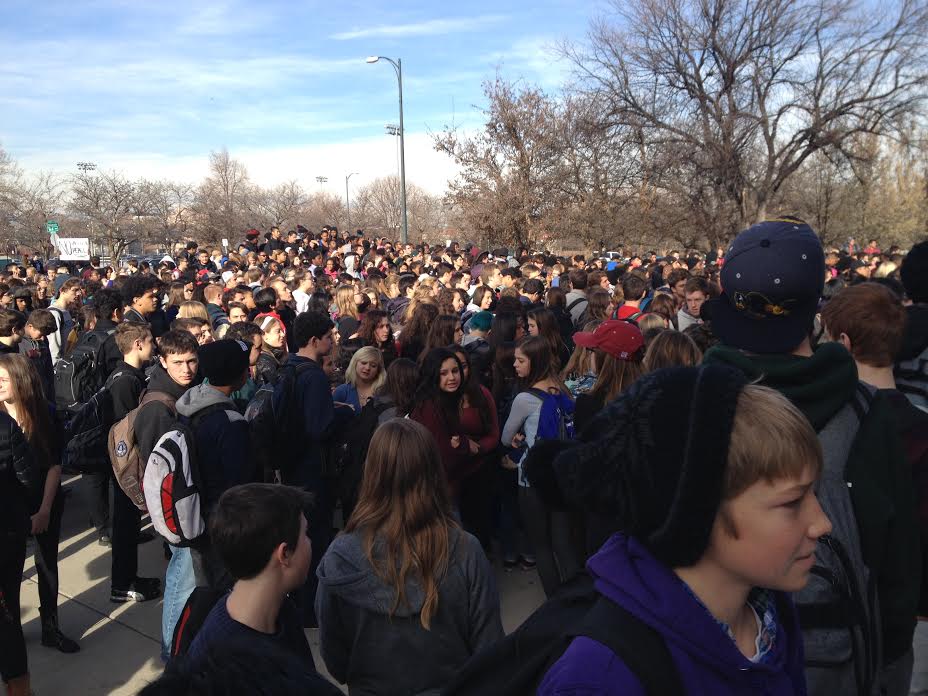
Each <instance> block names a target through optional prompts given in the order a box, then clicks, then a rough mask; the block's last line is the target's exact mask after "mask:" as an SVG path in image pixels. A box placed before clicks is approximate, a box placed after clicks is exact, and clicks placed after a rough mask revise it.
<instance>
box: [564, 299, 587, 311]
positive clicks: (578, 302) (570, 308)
mask: <svg viewBox="0 0 928 696" xmlns="http://www.w3.org/2000/svg"><path fill="white" fill-rule="evenodd" d="M581 302H589V300H588V299H587V298H585V297H578V298H577V299H576V300H574V301H573V302H571V303H570V304H569V305H567V311H568V312H570V311H571V310H572V309H573V308H574V307H576V306H577V305H579V304H580V303H581Z"/></svg>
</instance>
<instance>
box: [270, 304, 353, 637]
mask: <svg viewBox="0 0 928 696" xmlns="http://www.w3.org/2000/svg"><path fill="white" fill-rule="evenodd" d="M334 328H335V325H334V324H333V323H332V320H331V319H329V317H327V316H325V315H324V314H320V313H319V312H305V313H303V314H301V315H300V316H298V317H297V318H296V322H295V323H294V327H293V332H294V338H295V340H296V343H297V345H298V346H299V347H300V348H299V351H298V352H297V353H296V354H291V356H290V359H289V360H288V361H287V363H286V365H285V366H284V367H283V368H282V369H283V370H293V372H294V378H295V379H296V383H295V385H294V389H293V400H292V401H291V402H290V403H289V404H286V405H284V406H283V408H284V413H285V418H287V419H288V425H289V426H290V427H289V428H288V429H286V430H285V432H288V433H290V434H291V436H292V438H291V440H290V443H291V446H284V447H282V449H281V453H282V454H283V457H284V459H285V461H281V462H279V466H280V476H281V481H282V482H283V483H285V484H287V485H290V486H295V487H297V488H301V489H303V490H304V491H307V492H309V493H312V494H313V498H314V506H313V513H312V515H311V516H310V517H309V518H308V519H309V521H310V524H309V538H310V540H311V541H312V542H313V546H314V547H315V548H316V549H318V550H319V554H318V556H319V557H321V555H322V552H323V551H324V550H325V549H326V548H327V547H328V545H329V542H330V541H331V540H332V513H333V510H334V504H335V494H334V491H332V490H330V487H331V486H330V482H329V480H328V479H327V478H326V477H325V475H324V472H323V470H322V456H321V452H322V451H323V448H324V447H325V446H326V444H327V441H328V440H330V439H331V438H332V437H333V436H334V435H335V434H336V433H338V432H339V431H340V429H341V428H342V427H343V426H344V425H345V424H346V423H348V422H349V421H350V420H351V418H352V417H353V416H354V410H353V409H352V408H351V407H350V406H339V407H337V408H336V406H335V404H334V402H333V401H332V391H331V389H330V388H329V378H328V377H327V376H326V374H325V372H324V371H323V369H322V362H323V360H324V359H325V357H326V356H327V355H329V353H331V351H332V346H333V342H334V339H333V337H332V332H333V329H334ZM275 396H276V394H275ZM318 563H319V561H318V558H316V559H314V560H313V563H312V568H311V569H310V573H309V577H308V578H307V579H306V593H305V596H303V597H301V598H300V604H301V605H302V606H303V607H304V611H305V616H306V619H305V620H306V622H307V624H308V625H314V624H315V617H314V616H313V598H314V597H315V596H316V584H317V580H316V566H317V565H318Z"/></svg>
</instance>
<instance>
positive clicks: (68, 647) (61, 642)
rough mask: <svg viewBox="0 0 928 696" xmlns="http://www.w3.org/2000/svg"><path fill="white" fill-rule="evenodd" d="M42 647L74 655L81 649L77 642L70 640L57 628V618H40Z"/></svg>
mask: <svg viewBox="0 0 928 696" xmlns="http://www.w3.org/2000/svg"><path fill="white" fill-rule="evenodd" d="M42 645H44V646H45V647H46V648H57V649H58V650H60V651H61V652H63V653H76V652H78V651H79V650H80V649H81V646H80V645H78V644H77V641H75V640H71V639H70V638H68V637H67V636H66V635H65V634H64V633H62V632H61V629H60V628H58V617H57V616H43V617H42Z"/></svg>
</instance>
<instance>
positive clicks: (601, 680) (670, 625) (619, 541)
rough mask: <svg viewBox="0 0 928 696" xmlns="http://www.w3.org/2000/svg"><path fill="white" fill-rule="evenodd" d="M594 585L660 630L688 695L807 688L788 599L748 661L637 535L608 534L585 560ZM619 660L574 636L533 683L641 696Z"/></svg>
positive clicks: (551, 691)
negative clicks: (764, 659)
mask: <svg viewBox="0 0 928 696" xmlns="http://www.w3.org/2000/svg"><path fill="white" fill-rule="evenodd" d="M587 568H588V569H589V571H590V573H591V574H592V575H593V577H594V578H595V582H596V589H597V590H599V591H600V592H601V593H603V594H604V595H606V596H607V597H609V598H610V599H612V600H613V601H615V602H617V603H618V604H620V605H621V606H623V607H624V608H625V609H627V610H628V611H629V612H631V613H632V614H634V615H635V616H637V617H638V618H640V619H641V620H643V621H644V622H645V623H647V624H648V625H650V626H652V627H654V628H655V629H656V630H657V631H658V632H659V633H660V634H661V636H662V637H663V638H664V641H665V643H666V644H667V648H668V650H669V651H670V654H671V656H672V657H673V661H674V663H675V664H676V667H677V671H678V672H679V674H680V678H681V680H682V681H683V686H684V689H685V690H686V693H687V694H688V696H728V695H731V696H734V695H736V694H737V695H738V696H742V695H745V694H751V695H752V696H761V695H764V696H779V695H781V694H782V696H797V695H798V696H805V694H806V682H805V676H804V674H803V655H802V641H801V638H800V634H799V624H798V620H797V617H796V612H795V610H794V609H793V608H792V604H791V603H788V602H778V604H779V605H780V606H786V605H787V604H788V605H789V606H790V609H791V610H790V612H789V614H788V615H787V616H783V615H780V616H779V617H778V624H777V631H776V635H777V638H776V642H775V644H774V646H773V647H772V648H771V650H772V653H771V654H770V658H769V662H768V663H766V664H754V663H752V662H751V661H750V660H748V659H747V658H746V657H744V655H742V654H741V652H740V651H739V650H738V648H737V646H736V645H735V643H734V641H732V639H731V638H729V636H728V634H727V633H726V632H725V631H724V629H723V628H722V627H721V626H720V625H719V623H718V622H717V621H716V620H715V619H714V618H713V617H712V615H711V614H709V612H708V611H707V610H706V609H705V608H704V607H703V606H702V605H701V604H700V603H699V602H698V601H697V600H696V598H695V597H694V596H693V595H692V594H691V593H690V591H689V590H688V589H687V587H686V586H685V585H684V584H683V582H682V581H681V580H680V579H679V578H678V577H677V576H676V575H675V574H674V573H673V572H672V571H670V570H669V569H667V568H666V567H665V566H664V565H662V564H661V563H659V562H658V561H657V560H655V559H654V557H653V556H651V554H650V553H649V552H648V551H647V550H646V549H645V548H644V547H643V546H642V545H641V544H640V543H638V542H637V541H636V540H635V539H632V538H630V537H626V536H624V535H622V534H614V535H613V536H612V537H611V538H610V539H609V540H608V541H607V542H606V543H605V544H604V545H603V547H602V548H601V549H600V550H599V551H598V552H597V553H596V554H595V555H594V556H592V557H591V558H590V560H589V561H587ZM644 693H645V692H644V688H643V687H642V685H641V683H640V682H639V681H638V679H637V678H636V677H635V676H634V674H632V672H631V671H630V670H629V669H628V668H627V667H626V666H625V664H624V663H623V662H622V661H621V660H618V659H616V656H615V654H614V653H613V652H612V651H611V650H609V649H608V648H607V647H605V646H604V645H602V644H601V643H599V642H597V641H595V640H593V639H591V638H585V637H582V636H581V637H578V638H574V639H573V641H572V642H571V644H570V646H569V647H568V648H567V650H566V651H565V652H564V654H563V655H562V656H561V658H560V659H559V660H558V661H557V662H555V663H554V665H553V666H552V667H551V669H550V670H548V673H547V674H546V675H545V677H544V679H543V680H542V682H541V684H540V686H539V687H538V694H539V696H555V695H557V696H565V695H567V694H569V695H570V696H586V695H590V696H592V694H607V695H608V694H614V695H615V696H644Z"/></svg>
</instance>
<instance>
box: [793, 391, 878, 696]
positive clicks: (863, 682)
mask: <svg viewBox="0 0 928 696" xmlns="http://www.w3.org/2000/svg"><path fill="white" fill-rule="evenodd" d="M872 401H873V391H871V389H870V388H868V387H866V386H865V385H863V384H862V383H858V385H857V391H856V393H855V395H854V398H853V399H852V400H851V402H849V403H848V404H847V405H845V406H844V408H842V409H841V410H840V411H838V413H837V414H835V416H834V417H833V418H832V419H831V421H829V422H828V424H827V425H826V426H825V427H824V428H822V430H821V431H820V432H819V434H818V436H819V440H820V441H821V443H822V450H823V452H824V455H825V459H824V465H823V467H822V473H821V476H820V478H819V481H818V484H817V486H816V494H817V497H818V501H819V504H820V505H821V506H822V509H823V510H824V511H825V514H826V515H827V516H828V519H829V520H831V524H832V531H831V534H830V535H827V536H824V537H822V538H821V539H819V543H818V546H817V547H816V550H815V560H816V563H815V565H814V566H813V567H812V571H811V573H810V575H809V582H808V584H807V585H806V587H805V588H804V589H802V590H801V591H799V592H797V593H795V594H794V595H793V598H794V601H795V602H796V607H797V610H798V612H799V624H800V626H801V628H802V635H803V643H804V645H805V661H806V679H807V681H808V685H809V694H825V693H828V694H832V693H855V694H862V695H864V696H867V695H869V694H871V693H873V690H874V687H875V686H877V684H876V681H877V679H876V678H877V675H878V672H879V669H880V665H881V663H882V655H881V628H880V619H879V606H878V600H877V596H876V583H875V580H874V578H873V577H872V576H871V574H870V571H869V570H868V568H867V566H866V564H865V563H864V561H863V555H862V552H861V546H860V535H859V531H858V526H857V518H856V515H855V512H854V506H853V502H852V500H851V494H850V491H849V489H848V483H847V481H846V480H845V468H846V464H847V459H848V456H849V454H850V452H851V450H852V448H853V444H854V440H855V439H856V435H857V432H858V430H859V429H860V425H861V423H862V422H863V420H864V418H865V417H866V415H867V413H868V411H869V410H870V405H871V403H872Z"/></svg>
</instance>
